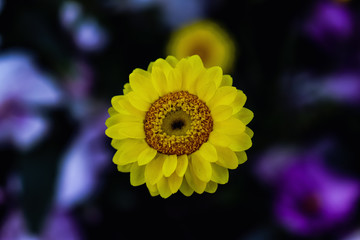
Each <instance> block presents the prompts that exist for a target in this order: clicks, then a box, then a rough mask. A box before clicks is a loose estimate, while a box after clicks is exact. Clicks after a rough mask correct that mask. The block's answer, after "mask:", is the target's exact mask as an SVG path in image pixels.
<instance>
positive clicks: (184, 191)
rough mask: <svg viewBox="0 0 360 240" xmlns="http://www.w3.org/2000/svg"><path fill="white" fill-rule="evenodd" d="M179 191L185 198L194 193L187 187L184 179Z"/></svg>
mask: <svg viewBox="0 0 360 240" xmlns="http://www.w3.org/2000/svg"><path fill="white" fill-rule="evenodd" d="M179 190H180V192H181V193H182V194H184V195H185V196H187V197H190V196H191V195H192V194H193V193H194V189H193V188H191V187H190V186H189V184H188V183H187V181H186V179H183V181H182V183H181V186H180V189H179Z"/></svg>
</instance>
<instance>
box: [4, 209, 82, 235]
mask: <svg viewBox="0 0 360 240" xmlns="http://www.w3.org/2000/svg"><path fill="white" fill-rule="evenodd" d="M46 220H47V221H46V222H45V226H44V227H43V229H42V231H41V233H39V234H33V233H30V232H29V230H28V229H27V226H26V222H25V218H24V215H23V214H22V212H21V210H19V209H16V210H13V211H11V212H10V213H9V214H8V216H7V217H6V218H5V219H4V223H3V224H2V226H1V228H0V239H1V240H50V239H51V240H63V239H66V240H81V239H83V238H82V237H81V234H80V231H79V228H78V226H77V224H76V223H75V221H74V220H73V218H72V217H71V216H70V214H68V213H67V212H64V211H61V210H56V209H55V210H53V211H52V212H51V213H50V214H49V216H48V218H47V219H46Z"/></svg>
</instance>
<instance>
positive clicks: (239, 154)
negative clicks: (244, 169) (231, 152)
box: [235, 151, 247, 164]
mask: <svg viewBox="0 0 360 240" xmlns="http://www.w3.org/2000/svg"><path fill="white" fill-rule="evenodd" d="M235 154H236V156H237V158H238V163H239V164H243V163H244V162H246V161H247V155H246V152H245V151H242V152H235Z"/></svg>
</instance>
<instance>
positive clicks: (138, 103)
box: [127, 91, 151, 112]
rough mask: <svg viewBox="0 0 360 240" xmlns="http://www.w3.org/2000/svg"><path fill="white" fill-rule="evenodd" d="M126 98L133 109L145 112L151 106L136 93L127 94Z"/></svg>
mask: <svg viewBox="0 0 360 240" xmlns="http://www.w3.org/2000/svg"><path fill="white" fill-rule="evenodd" d="M127 97H128V99H129V102H130V103H131V105H133V106H134V107H135V108H137V109H139V110H141V111H145V112H147V111H148V110H149V108H150V105H151V104H150V103H149V102H146V101H145V100H143V99H141V98H140V96H139V94H137V93H136V92H134V91H133V92H129V93H128V94H127Z"/></svg>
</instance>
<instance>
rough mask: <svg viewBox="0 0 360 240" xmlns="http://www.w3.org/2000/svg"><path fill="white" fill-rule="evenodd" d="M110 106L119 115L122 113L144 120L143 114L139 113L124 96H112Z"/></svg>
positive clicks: (142, 112)
mask: <svg viewBox="0 0 360 240" xmlns="http://www.w3.org/2000/svg"><path fill="white" fill-rule="evenodd" d="M111 104H112V106H113V107H114V109H115V110H116V111H117V112H119V113H124V114H127V115H135V116H137V117H140V118H142V119H144V117H145V112H144V111H141V110H139V109H137V108H135V107H134V106H133V105H132V104H131V103H130V102H129V100H128V98H127V97H126V96H123V95H120V96H114V97H113V98H112V99H111Z"/></svg>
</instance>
